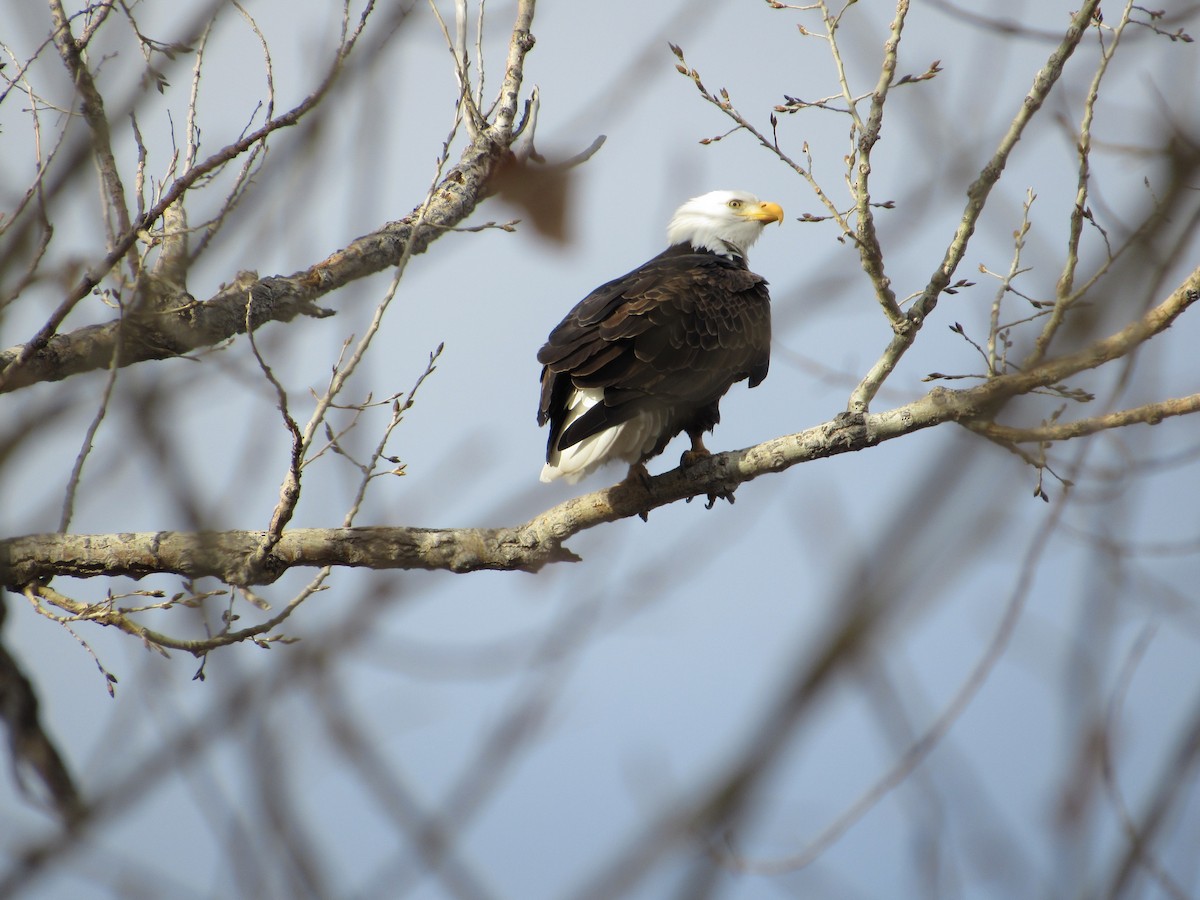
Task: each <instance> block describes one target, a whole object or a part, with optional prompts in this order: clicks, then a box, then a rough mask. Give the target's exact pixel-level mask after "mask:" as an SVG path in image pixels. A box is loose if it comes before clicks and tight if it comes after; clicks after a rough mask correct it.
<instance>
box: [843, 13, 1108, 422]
mask: <svg viewBox="0 0 1200 900" xmlns="http://www.w3.org/2000/svg"><path fill="white" fill-rule="evenodd" d="M1099 5H1100V0H1085V2H1084V3H1082V4H1081V5H1080V8H1079V12H1077V13H1076V14H1075V16H1074V17H1073V18H1072V19H1071V25H1070V27H1069V28H1068V29H1067V33H1066V35H1065V36H1064V37H1063V39H1062V42H1061V43H1060V44H1059V46H1058V47H1056V48H1055V50H1054V52H1053V53H1051V54H1050V58H1049V59H1047V60H1046V64H1045V65H1044V66H1043V67H1042V68H1041V70H1040V71H1038V73H1037V75H1036V76H1035V77H1034V79H1033V86H1032V87H1031V88H1030V89H1029V93H1027V94H1026V95H1025V97H1024V100H1023V101H1022V104H1021V108H1020V109H1019V110H1018V111H1017V114H1016V115H1015V116H1014V117H1013V120H1012V124H1011V125H1010V126H1009V129H1008V131H1007V132H1006V133H1005V135H1004V137H1003V138H1002V139H1001V140H1000V145H999V146H998V147H997V148H996V152H995V153H994V154H993V155H992V158H991V159H990V160H988V163H987V165H986V166H984V167H983V170H982V171H981V172H980V173H979V177H978V178H976V179H975V181H973V182H972V183H971V186H970V187H968V188H967V205H966V208H965V209H964V211H963V216H962V220H961V221H960V222H959V224H958V228H957V229H956V230H955V233H954V238H953V239H952V240H951V241H950V245H949V247H947V248H946V255H945V257H944V258H943V260H942V262H941V264H940V265H939V266H938V269H937V271H935V272H934V273H933V276H932V277H931V278H930V279H929V283H928V285H926V287H925V290H924V291H923V292H922V293H921V296H920V297H919V298H918V299H917V300H916V302H915V303H913V305H912V307H911V308H910V309H909V311H908V319H909V322H910V323H911V327H910V328H908V329H899V330H897V331H896V333H895V335H894V336H893V337H892V340H891V343H890V344H889V345H888V347H887V349H886V350H885V351H884V353H883V355H882V356H880V358H879V359H878V360H877V361H876V362H875V365H873V366H872V367H871V370H870V371H869V372H868V373H867V374H866V376H865V377H864V378H863V380H862V381H861V382H859V384H858V387H856V388H855V389H854V392H853V393H852V394H851V395H850V402H849V404H848V405H847V408H848V409H849V410H850V411H851V412H865V411H866V410H867V409H868V408H869V407H870V404H871V400H873V399H874V397H875V395H876V393H878V391H879V388H880V387H881V386H882V385H883V382H884V381H885V380H886V379H887V377H888V376H889V375H890V374H891V373H892V371H893V370H894V369H895V368H896V366H897V365H898V364H899V362H900V359H901V357H903V356H904V354H905V352H907V350H908V348H909V347H911V346H912V344H913V342H914V341H915V340H916V338H917V332H919V331H920V330H921V326H922V325H923V324H924V322H925V319H926V318H928V316H929V314H930V313H932V312H933V310H934V308H935V307H936V306H937V303H938V299H939V298H940V297H941V294H942V291H944V290H945V289H946V286H947V285H948V284H950V279H951V278H952V277H954V272H955V270H956V269H957V268H958V265H959V263H961V262H962V258H963V255H964V254H965V253H966V252H967V244H968V243H969V242H970V240H971V235H973V234H974V233H975V225H976V223H977V222H978V221H979V216H980V215H981V214H982V213H983V207H984V205H985V204H986V203H987V199H988V195H989V194H991V191H992V188H993V187H995V186H996V182H998V181H999V180H1000V176H1001V174H1003V172H1004V167H1005V166H1006V165H1007V164H1008V158H1009V156H1010V155H1011V154H1012V152H1013V148H1014V147H1016V145H1017V142H1018V141H1020V139H1021V135H1022V134H1023V133H1024V131H1025V126H1026V125H1028V124H1029V122H1030V120H1032V118H1033V117H1034V115H1035V114H1036V113H1037V111H1038V110H1039V109H1041V107H1042V104H1043V103H1045V102H1046V98H1047V97H1048V96H1049V95H1050V90H1051V88H1053V87H1054V85H1055V83H1057V81H1058V79H1059V77H1060V76H1061V75H1062V72H1063V68H1064V67H1065V66H1066V64H1067V60H1068V59H1070V57H1071V54H1072V53H1074V52H1075V48H1076V47H1078V46H1079V42H1080V41H1081V40H1083V36H1084V34H1085V33H1086V32H1087V29H1088V26H1089V24H1090V23H1091V21H1092V15H1093V14H1094V13H1095V11H1096V9H1097V7H1099Z"/></svg>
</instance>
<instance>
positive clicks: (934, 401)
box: [0, 268, 1200, 619]
mask: <svg viewBox="0 0 1200 900" xmlns="http://www.w3.org/2000/svg"><path fill="white" fill-rule="evenodd" d="M1198 300H1200V268H1197V269H1195V270H1194V271H1193V272H1192V273H1191V275H1189V277H1188V278H1187V279H1186V280H1185V281H1184V282H1183V284H1181V285H1180V286H1179V287H1178V288H1176V289H1175V290H1174V291H1173V292H1172V293H1171V294H1170V296H1168V297H1167V298H1166V299H1165V300H1163V302H1162V303H1160V304H1158V305H1157V306H1155V307H1153V308H1152V309H1150V310H1148V311H1147V312H1146V313H1145V314H1144V315H1143V316H1141V317H1140V318H1139V319H1137V320H1136V321H1134V322H1132V323H1130V324H1129V325H1127V326H1126V327H1125V328H1122V329H1121V330H1120V331H1118V332H1115V333H1114V334H1112V335H1109V336H1108V337H1106V338H1102V339H1100V340H1098V341H1096V342H1094V343H1093V344H1091V345H1089V346H1088V347H1086V348H1084V349H1083V350H1080V351H1079V352H1077V353H1073V354H1069V355H1066V356H1062V357H1057V358H1055V359H1051V360H1047V361H1046V362H1045V363H1043V364H1042V365H1040V366H1036V367H1034V368H1032V369H1029V370H1027V371H1023V372H1016V373H1013V374H1009V375H1003V376H998V377H995V378H991V379H988V380H987V381H984V382H983V383H982V384H979V385H977V386H975V387H973V388H968V389H965V390H958V391H953V390H947V389H946V388H941V387H938V388H934V389H933V390H932V391H930V392H929V393H928V394H926V395H925V396H923V397H921V398H920V399H918V400H914V401H913V402H911V403H907V404H905V405H903V406H900V407H897V408H895V409H891V410H888V411H886V412H882V413H871V414H860V415H855V414H850V413H844V414H842V415H841V416H839V417H838V418H837V419H835V420H833V421H831V422H826V423H825V424H822V425H818V426H816V427H814V428H809V429H807V430H806V431H801V432H798V433H796V434H791V435H787V436H785V437H780V438H776V439H774V440H771V441H767V442H765V443H762V444H758V445H757V446H754V447H750V448H747V449H745V450H735V451H731V452H728V453H718V454H715V455H714V456H712V457H711V458H710V459H708V460H705V461H703V462H701V463H698V464H696V465H694V466H691V467H688V468H686V469H685V468H679V469H675V470H672V471H670V472H667V473H665V474H663V475H660V476H658V477H656V478H652V479H651V480H650V483H649V485H648V486H643V485H642V484H640V483H639V482H637V481H636V480H630V481H626V482H622V483H621V484H618V485H616V486H614V487H611V488H608V489H607V490H602V491H596V492H594V493H591V494H585V495H584V496H582V497H576V498H574V499H572V500H568V501H566V502H565V503H561V504H559V505H558V506H555V507H552V508H551V509H548V510H546V511H545V512H543V513H541V514H540V515H538V516H535V517H534V518H533V519H531V520H529V521H528V522H526V523H524V524H522V525H516V526H510V527H504V528H413V527H363V528H333V529H320V528H316V529H314V528H308V529H294V530H292V531H285V532H284V533H283V535H282V537H281V539H280V540H279V542H278V544H276V545H275V546H274V549H273V550H272V551H271V552H270V553H268V554H265V555H263V554H258V555H257V556H256V553H258V551H259V550H260V549H261V547H262V546H263V541H264V536H265V535H264V532H260V531H229V532H213V533H200V534H188V533H182V532H172V531H165V532H147V533H140V534H108V535H72V534H42V535H27V536H24V537H17V538H12V539H9V540H6V541H0V584H4V585H6V586H9V587H11V588H13V589H15V590H18V591H19V590H21V588H22V587H23V586H24V585H27V584H31V583H33V582H36V581H40V580H42V579H46V578H52V577H54V576H56V575H66V576H71V577H75V578H91V577H96V576H105V577H113V576H127V577H131V578H142V577H144V576H146V575H152V574H175V575H181V576H184V577H187V578H200V577H204V576H214V577H217V578H220V579H222V580H223V581H226V582H228V583H230V584H238V585H251V584H268V583H270V582H272V581H274V580H275V579H277V578H278V577H279V576H280V575H281V574H283V573H284V572H285V571H287V570H288V569H291V568H295V567H321V566H348V567H356V566H357V567H367V568H373V569H431V570H447V571H451V572H474V571H478V570H480V569H504V570H522V571H527V572H536V571H537V570H538V569H540V568H541V567H542V566H544V565H546V564H547V563H552V562H565V561H572V560H577V559H578V557H577V556H576V555H575V554H574V553H572V552H571V551H570V550H568V549H567V548H566V547H564V546H563V542H564V541H566V540H567V539H568V538H570V537H571V536H572V535H575V534H578V533H579V532H581V531H584V530H586V529H588V528H593V527H595V526H597V525H600V524H602V523H604V522H612V521H615V520H617V519H623V518H629V517H631V516H634V515H640V514H644V513H646V512H648V511H649V510H652V509H656V508H658V507H659V506H664V505H666V504H668V503H674V502H675V501H677V500H681V499H690V498H693V497H702V496H714V495H715V496H723V495H726V494H730V493H732V491H733V490H734V488H736V487H737V486H738V485H739V484H741V483H743V482H746V481H751V480H752V479H754V478H757V477H759V476H760V475H765V474H766V473H768V472H780V471H783V470H784V469H787V468H790V467H791V466H794V465H797V464H799V463H802V462H809V461H811V460H814V459H822V458H824V457H828V456H836V455H839V454H841V453H848V452H850V451H853V450H862V449H864V448H866V447H871V446H874V445H875V444H879V443H882V442H883V441H887V440H892V439H893V438H897V437H901V436H903V435H905V434H909V433H911V432H914V431H919V430H921V429H924V428H930V427H932V426H934V425H940V424H942V423H944V422H962V423H964V424H969V425H970V426H971V427H973V428H975V429H977V430H986V427H987V426H988V425H990V424H991V423H992V421H993V418H994V416H995V415H996V413H997V412H998V411H999V410H1000V409H1001V408H1002V407H1003V406H1004V404H1005V403H1007V401H1008V400H1009V399H1011V398H1012V397H1015V396H1019V395H1023V394H1027V393H1029V392H1030V391H1032V390H1034V389H1036V388H1039V387H1046V386H1048V385H1052V384H1057V383H1058V382H1060V381H1062V380H1063V379H1065V378H1069V377H1070V376H1071V375H1074V374H1076V373H1078V372H1082V371H1084V370H1086V369H1092V368H1096V367H1097V366H1100V365H1103V364H1104V363H1105V362H1109V361H1111V360H1113V359H1118V358H1120V357H1123V356H1125V355H1126V354H1128V353H1129V352H1130V351H1132V350H1133V349H1134V348H1135V347H1137V346H1139V345H1140V344H1142V343H1144V342H1145V341H1146V340H1148V339H1150V338H1151V337H1153V336H1154V335H1156V334H1159V333H1161V332H1163V331H1165V330H1166V329H1167V328H1169V327H1170V325H1171V323H1172V322H1174V321H1175V319H1176V318H1178V317H1179V316H1180V315H1181V314H1182V313H1183V312H1184V311H1185V310H1186V309H1188V307H1190V306H1191V305H1192V304H1193V303H1195V302H1197V301H1198ZM1181 411H1191V409H1188V410H1181ZM1145 421H1150V419H1146V420H1145ZM1115 424H1126V423H1123V422H1116V421H1114V425H1115ZM251 560H253V561H254V563H253V564H251V562H250V561H251ZM95 618H98V619H103V618H104V611H103V610H98V611H97V613H96V616H95Z"/></svg>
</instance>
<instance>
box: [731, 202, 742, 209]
mask: <svg viewBox="0 0 1200 900" xmlns="http://www.w3.org/2000/svg"><path fill="white" fill-rule="evenodd" d="M729 208H730V209H741V208H742V201H741V200H730V201H729Z"/></svg>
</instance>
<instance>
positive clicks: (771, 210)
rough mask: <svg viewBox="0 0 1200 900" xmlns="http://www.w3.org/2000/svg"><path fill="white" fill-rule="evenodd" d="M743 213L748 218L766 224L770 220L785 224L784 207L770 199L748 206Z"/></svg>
mask: <svg viewBox="0 0 1200 900" xmlns="http://www.w3.org/2000/svg"><path fill="white" fill-rule="evenodd" d="M742 215H743V216H744V217H745V218H747V219H753V220H754V221H756V222H762V223H763V224H764V225H765V224H767V223H768V222H778V223H779V224H780V225H782V224H783V207H782V206H780V205H779V204H778V203H771V202H769V201H763V202H762V203H760V204H758V205H757V206H748V207H746V208H745V209H744V210H742Z"/></svg>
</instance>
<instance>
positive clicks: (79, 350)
mask: <svg viewBox="0 0 1200 900" xmlns="http://www.w3.org/2000/svg"><path fill="white" fill-rule="evenodd" d="M533 8H534V2H533V0H522V2H521V4H520V7H519V9H518V13H517V20H516V24H515V25H514V30H513V38H512V42H511V45H510V51H509V59H508V67H507V69H506V74H505V79H504V90H503V92H502V94H501V102H500V106H499V108H498V109H497V112H496V116H495V119H494V122H493V124H492V125H491V126H490V127H489V128H487V129H485V130H483V131H481V132H480V133H479V134H478V135H477V136H476V138H475V139H474V140H472V141H471V142H470V143H469V144H468V145H467V146H466V147H465V148H464V150H463V151H462V154H461V156H460V158H459V162H458V164H457V165H456V166H455V167H454V168H452V169H451V170H450V171H449V172H448V173H447V174H446V176H445V177H444V178H443V179H442V181H441V182H440V183H439V184H438V186H437V189H436V190H435V191H434V192H433V196H432V200H431V201H430V202H429V203H428V205H427V206H426V207H425V208H424V210H423V214H422V211H421V210H420V209H418V210H415V211H414V212H413V213H411V214H410V215H408V216H406V217H405V218H404V219H401V220H400V221H398V222H389V223H388V224H387V225H384V226H383V227H382V228H380V229H379V230H377V231H374V232H372V233H370V234H368V235H365V236H363V237H360V238H358V239H357V240H355V241H353V242H351V243H350V244H349V245H348V246H347V247H345V248H343V249H341V250H338V251H337V252H335V253H333V254H332V255H331V256H330V257H328V258H327V259H325V260H323V261H321V262H319V263H317V264H316V265H313V266H310V267H309V268H308V269H305V270H302V271H299V272H296V273H293V274H292V275H288V276H279V275H275V276H268V277H266V278H258V277H257V275H255V274H253V273H248V274H245V275H243V276H239V278H238V279H237V280H236V281H235V283H234V284H233V285H231V286H227V287H224V288H222V289H221V290H220V291H218V292H217V293H216V294H215V295H213V296H212V297H211V298H209V299H208V300H206V301H202V302H197V301H195V300H193V299H192V298H191V297H189V296H187V295H182V296H181V297H180V300H179V303H178V304H176V305H175V306H174V307H173V308H171V309H168V310H166V311H165V312H162V313H153V314H147V315H146V316H144V317H139V318H137V319H126V320H125V321H123V322H122V321H120V320H115V321H112V322H108V323H106V324H104V325H92V326H87V327H84V328H80V329H77V330H76V331H73V332H70V333H69V334H64V335H56V334H54V331H55V329H57V327H58V325H59V324H61V322H62V319H63V318H65V316H66V314H67V312H69V311H70V309H71V308H72V307H73V306H74V304H75V303H76V302H78V300H79V299H81V298H82V297H84V296H86V295H87V294H88V292H90V291H91V289H92V288H93V287H95V286H96V285H97V284H98V283H99V282H100V280H101V278H103V276H104V273H106V272H107V271H108V270H109V269H110V268H111V267H112V265H113V264H114V262H116V260H118V259H120V257H121V255H122V254H123V253H124V252H125V251H126V250H128V248H129V247H130V246H132V244H133V242H134V240H136V237H137V232H139V231H141V230H145V229H146V228H148V227H149V226H150V225H151V224H152V223H153V222H155V221H157V219H158V218H159V217H161V216H162V214H163V212H164V211H165V210H166V209H167V208H168V207H169V206H170V205H171V204H172V203H173V202H175V201H176V200H177V199H178V198H179V197H180V196H181V195H182V194H183V193H184V192H185V191H186V190H187V189H188V188H190V187H191V185H192V184H194V183H195V182H196V180H197V179H199V178H201V177H202V176H204V175H206V174H208V173H210V172H212V171H213V170H214V169H215V168H217V166H218V165H219V164H222V163H224V162H228V161H229V160H230V159H233V158H235V157H236V156H237V155H239V154H240V153H241V152H243V151H244V150H246V149H247V148H249V147H251V146H252V145H253V144H255V143H256V142H258V141H260V140H262V139H263V138H265V137H266V136H267V134H269V133H270V132H271V131H274V130H276V129H278V128H282V127H285V126H287V125H291V124H294V123H295V122H296V121H298V120H299V118H300V117H301V116H302V115H303V113H304V112H305V111H307V109H308V108H309V107H311V106H312V105H315V103H316V100H317V99H318V98H319V96H320V95H321V94H323V92H324V91H325V90H326V89H327V87H328V85H322V88H320V89H319V90H318V91H317V92H316V93H314V94H313V95H311V96H310V97H309V98H308V99H307V100H306V101H305V102H304V103H302V104H300V106H297V107H296V108H295V109H293V110H291V111H289V112H288V113H286V114H284V115H282V116H280V117H278V118H276V119H272V120H271V121H269V122H267V123H266V124H265V125H263V126H262V127H261V128H259V129H258V130H257V131H255V132H254V133H252V134H249V135H247V136H246V137H245V138H243V139H242V140H240V141H238V142H236V143H234V144H230V145H229V146H228V147H226V148H225V149H224V150H222V151H220V152H219V153H217V154H214V155H213V156H212V157H210V158H209V159H208V160H205V161H204V162H203V163H201V164H198V165H197V166H195V167H193V168H192V169H190V170H189V171H188V172H187V173H185V175H183V176H180V178H179V179H177V180H176V181H175V182H174V183H173V184H172V185H171V187H170V188H169V189H168V190H167V191H165V192H164V193H163V196H162V198H161V199H160V200H159V202H158V203H157V204H155V206H154V207H153V208H152V209H150V210H148V211H147V212H146V213H145V214H144V215H143V216H141V217H139V219H138V220H137V222H135V223H134V226H133V227H132V228H131V230H130V231H129V232H127V233H126V234H124V235H122V236H121V239H120V240H119V241H118V243H117V244H116V245H115V246H114V247H113V249H112V251H111V252H110V253H109V254H108V256H107V257H105V259H104V261H102V262H101V263H100V264H99V265H97V266H96V267H95V268H94V269H92V270H90V271H89V273H88V274H87V275H85V276H84V278H83V280H82V281H81V282H80V283H79V285H77V286H76V287H75V288H74V289H73V290H72V291H71V293H70V295H69V296H68V297H67V298H66V300H64V302H63V304H62V305H61V306H60V308H59V310H56V312H55V313H54V314H53V315H52V316H51V317H50V319H49V320H48V322H47V324H46V326H44V327H43V329H42V330H41V331H40V332H39V333H38V334H37V335H36V336H35V337H34V338H33V339H32V340H31V341H29V342H28V343H26V344H21V345H18V346H16V347H12V348H9V349H8V350H5V351H2V352H0V392H5V391H11V390H15V389H16V388H20V387H26V386H28V385H30V384H35V383H38V382H42V381H58V380H61V379H63V378H66V377H68V376H70V375H77V374H79V373H81V372H89V371H94V370H96V369H99V368H104V367H107V366H108V365H109V364H110V363H111V361H112V359H113V353H114V347H116V345H117V342H118V341H120V342H122V343H121V346H120V352H119V355H118V365H120V366H127V365H130V364H132V363H135V362H143V361H146V360H152V359H166V358H170V357H175V356H180V355H183V354H185V353H188V352H190V351H193V350H196V349H199V348H201V347H209V346H212V345H214V344H217V343H219V342H220V341H223V340H225V339H227V338H230V337H233V336H234V335H237V334H242V333H244V331H245V329H246V324H247V322H249V323H250V326H251V327H253V328H258V327H260V326H261V325H263V324H265V323H267V322H288V321H291V320H292V319H294V318H295V317H296V316H298V315H309V316H316V317H322V316H327V315H332V312H331V311H329V310H326V309H322V308H320V307H318V306H317V305H316V303H315V301H316V300H317V298H319V297H321V296H323V295H325V294H328V293H331V292H332V291H335V290H337V289H338V288H340V287H342V286H344V285H346V284H348V283H350V282H352V281H355V280H357V279H360V278H364V277H366V276H368V275H373V274H374V273H376V272H380V271H382V270H383V269H386V268H388V267H390V266H394V265H396V263H398V262H399V260H400V259H401V257H402V256H403V255H404V254H405V252H407V253H408V254H410V255H415V254H418V253H423V252H425V250H427V249H428V247H429V245H430V244H432V243H433V242H434V241H435V240H437V238H439V237H440V236H441V235H442V234H444V233H445V232H446V231H447V230H449V229H452V228H454V227H455V226H456V225H458V224H459V223H460V222H462V221H463V220H464V219H466V218H467V216H469V215H470V214H471V213H472V212H473V211H474V210H475V207H476V206H477V205H478V204H479V202H480V201H481V200H482V199H483V198H484V197H485V196H487V190H486V188H487V184H488V180H489V178H490V177H491V175H492V173H493V172H494V171H495V169H496V167H497V165H498V164H499V162H500V161H501V160H502V159H503V158H504V156H505V154H506V152H507V151H508V147H509V144H510V143H511V142H512V139H513V122H514V120H515V118H516V112H517V107H518V105H519V103H518V99H519V94H520V84H521V77H522V74H523V71H524V70H523V63H524V57H525V54H526V53H527V52H528V51H529V50H530V49H531V48H532V47H533V43H534V40H533V35H532V34H530V32H529V26H530V23H531V21H532V16H533ZM330 81H332V76H331V79H330ZM406 247H407V248H408V250H407V251H406V250H405V248H406ZM247 292H249V304H248V303H247ZM248 305H249V307H250V308H249V310H248V309H247V306H248Z"/></svg>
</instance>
